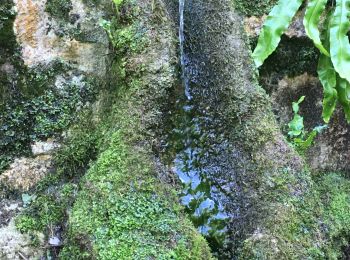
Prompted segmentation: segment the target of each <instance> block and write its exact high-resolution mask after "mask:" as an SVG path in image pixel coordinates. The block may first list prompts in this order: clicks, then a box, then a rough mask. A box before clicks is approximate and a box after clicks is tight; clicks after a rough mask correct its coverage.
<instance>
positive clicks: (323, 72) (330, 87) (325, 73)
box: [317, 54, 338, 123]
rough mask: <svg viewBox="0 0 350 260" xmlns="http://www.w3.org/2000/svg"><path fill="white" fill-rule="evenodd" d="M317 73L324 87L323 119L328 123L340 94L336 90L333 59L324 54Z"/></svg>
mask: <svg viewBox="0 0 350 260" xmlns="http://www.w3.org/2000/svg"><path fill="white" fill-rule="evenodd" d="M317 73H318V78H319V80H320V81H321V84H322V86H323V111H322V118H323V120H324V121H325V122H326V123H328V122H329V120H330V118H331V116H332V114H333V112H334V109H335V107H336V105H337V100H338V94H337V90H336V84H337V77H336V72H335V70H334V68H333V64H332V61H331V59H330V58H329V57H327V56H326V55H324V54H321V56H320V59H319V61H318V67H317Z"/></svg>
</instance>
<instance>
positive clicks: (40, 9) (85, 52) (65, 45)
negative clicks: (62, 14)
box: [14, 0, 108, 76]
mask: <svg viewBox="0 0 350 260" xmlns="http://www.w3.org/2000/svg"><path fill="white" fill-rule="evenodd" d="M14 2H15V5H16V10H17V16H16V20H15V22H14V29H15V33H16V36H17V41H18V42H19V44H20V45H21V47H22V58H23V60H24V63H25V64H26V65H28V66H29V67H33V66H36V65H39V64H49V63H50V62H52V61H53V60H55V59H58V58H59V59H62V60H64V61H66V62H69V63H70V64H73V65H74V66H76V68H77V69H79V70H81V71H84V72H88V73H93V74H97V75H99V76H103V75H104V73H105V68H106V66H105V62H106V61H105V57H106V54H107V53H108V39H107V36H106V34H105V33H104V31H103V29H102V28H100V27H99V26H98V21H99V19H100V18H101V17H102V16H103V12H101V11H100V10H94V9H93V8H92V7H87V6H86V5H84V4H83V2H82V1H81V0H75V1H72V10H71V11H70V13H69V15H71V16H72V17H75V19H73V20H72V21H71V22H66V23H60V22H59V21H58V19H57V18H55V17H52V16H50V14H48V13H47V12H46V4H47V3H46V0H27V1H23V0H15V1H14ZM91 22H92V23H93V24H91ZM87 30H96V31H97V33H96V32H95V33H94V34H95V35H96V34H98V35H99V36H98V37H97V36H96V37H90V38H93V39H87V40H86V41H80V40H77V39H75V38H77V37H74V36H75V35H72V34H74V33H72V32H75V33H76V34H77V33H79V34H81V35H82V34H84V33H88V32H87Z"/></svg>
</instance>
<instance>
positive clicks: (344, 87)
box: [337, 76, 350, 123]
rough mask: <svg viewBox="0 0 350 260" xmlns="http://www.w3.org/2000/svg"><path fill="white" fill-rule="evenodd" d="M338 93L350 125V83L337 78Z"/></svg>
mask: <svg viewBox="0 0 350 260" xmlns="http://www.w3.org/2000/svg"><path fill="white" fill-rule="evenodd" d="M337 91H338V96H339V103H340V104H341V105H342V106H343V110H344V113H345V118H346V120H347V121H348V123H350V83H349V82H348V81H347V80H345V79H343V78H341V77H339V76H338V77H337Z"/></svg>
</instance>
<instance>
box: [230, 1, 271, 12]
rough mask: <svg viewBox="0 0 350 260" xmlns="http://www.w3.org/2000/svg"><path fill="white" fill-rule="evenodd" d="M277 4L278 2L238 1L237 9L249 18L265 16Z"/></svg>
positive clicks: (236, 2) (236, 3)
mask: <svg viewBox="0 0 350 260" xmlns="http://www.w3.org/2000/svg"><path fill="white" fill-rule="evenodd" d="M275 3H277V0H252V1H246V0H237V1H235V5H236V7H237V8H238V9H239V10H240V11H241V12H242V13H243V14H244V15H247V16H252V15H259V16H261V15H263V14H267V13H269V12H270V11H271V9H272V7H273V6H274V5H275Z"/></svg>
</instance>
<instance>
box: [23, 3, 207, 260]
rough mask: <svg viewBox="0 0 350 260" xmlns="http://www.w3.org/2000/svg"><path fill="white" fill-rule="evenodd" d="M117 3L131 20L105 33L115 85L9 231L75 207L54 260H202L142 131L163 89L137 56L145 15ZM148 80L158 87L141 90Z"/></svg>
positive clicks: (196, 238)
mask: <svg viewBox="0 0 350 260" xmlns="http://www.w3.org/2000/svg"><path fill="white" fill-rule="evenodd" d="M124 4H125V6H124V7H125V9H124V10H125V15H126V16H127V17H134V18H133V19H136V20H137V21H135V22H133V23H132V24H130V20H128V21H127V22H126V20H125V19H123V17H119V19H120V20H119V21H120V22H119V23H118V24H117V26H115V27H114V28H113V29H112V30H113V31H112V37H113V38H114V39H115V37H118V39H115V40H114V43H115V51H116V60H115V61H114V65H113V66H112V69H111V74H113V75H112V77H114V78H116V80H117V81H118V85H117V86H116V85H113V84H111V86H110V87H109V88H107V89H105V90H102V91H101V93H100V100H99V105H100V106H98V109H97V110H96V111H94V112H93V113H92V112H82V113H81V116H80V117H79V118H81V119H82V120H80V121H78V122H77V124H76V125H75V126H74V127H72V128H71V130H70V131H69V132H68V134H67V135H68V137H67V139H66V141H65V143H64V144H63V147H62V148H61V149H60V150H59V151H58V152H57V154H56V155H55V162H56V163H55V164H56V167H57V172H56V174H53V176H56V177H57V178H52V179H48V180H46V181H43V182H42V183H41V184H40V185H39V187H40V190H37V193H36V195H37V199H36V200H35V201H33V203H32V204H31V205H30V207H29V208H28V209H26V210H25V212H24V213H23V214H22V216H21V217H20V218H19V219H18V221H17V226H18V227H19V228H20V229H21V230H23V231H30V230H33V229H45V228H47V224H48V223H50V224H49V225H54V224H57V223H60V222H62V221H65V219H66V217H67V214H65V213H66V211H65V209H67V208H68V210H69V209H70V206H71V205H72V201H75V202H74V206H73V208H72V209H71V210H70V214H69V220H68V230H67V231H66V232H65V234H64V237H65V238H66V239H65V241H64V244H65V246H64V248H63V250H62V251H61V252H60V259H91V258H98V259H149V258H150V259H153V258H155V259H210V258H211V253H210V249H209V247H208V245H207V243H206V241H205V239H204V238H203V237H202V236H200V235H199V234H198V232H197V231H196V230H195V228H194V227H193V225H192V224H191V222H190V221H189V220H188V219H187V218H186V216H185V214H184V212H183V208H182V207H181V206H179V204H178V197H177V192H176V191H175V190H174V189H173V188H172V187H170V186H169V185H167V184H165V183H162V182H161V181H160V180H159V179H158V176H157V173H158V171H159V169H158V168H157V166H156V165H155V162H154V158H153V155H152V154H153V153H152V150H151V146H150V144H149V142H150V135H148V134H149V132H150V131H152V130H149V129H147V126H148V125H149V124H150V123H149V122H152V123H153V122H154V121H153V120H155V119H154V117H155V114H159V111H158V110H157V109H158V105H157V104H155V103H153V102H152V101H153V98H154V95H155V94H156V95H160V94H159V92H162V91H164V89H165V88H167V87H169V86H167V84H168V82H167V81H164V80H163V78H162V74H161V73H158V74H155V75H153V74H154V69H153V68H149V64H148V63H147V58H148V55H149V54H150V53H154V52H152V51H153V50H148V52H147V55H146V54H144V55H141V53H143V49H144V48H148V47H149V46H152V45H148V44H145V43H144V40H145V39H146V38H145V37H146V35H147V33H148V32H147V31H146V30H147V28H145V27H144V26H145V24H144V23H141V22H139V21H138V19H145V18H148V17H147V15H145V14H144V15H142V16H140V17H137V16H134V15H132V14H134V12H138V11H139V8H138V7H136V6H134V5H129V4H128V3H124ZM132 6H134V7H135V8H131V7H132ZM147 8H148V6H147ZM130 12H131V13H132V14H130ZM121 21H123V22H121ZM143 22H146V23H147V22H149V21H143ZM113 26H114V25H113ZM145 41H146V42H148V40H145ZM167 47H168V46H167ZM153 48H154V47H153ZM135 61H137V62H135ZM166 69H168V68H166ZM166 69H163V71H162V73H168V72H167V70H166ZM150 71H151V72H150ZM164 71H166V72H164ZM158 72H159V70H158ZM147 73H148V74H147ZM150 77H154V79H155V80H156V81H157V83H158V82H162V83H160V84H152V85H151V84H150V83H146V82H147V80H149V78H150ZM162 80H163V81H162ZM113 82H114V81H111V83H113ZM152 82H154V81H152ZM156 88H159V89H157V90H156ZM152 91H155V92H152ZM150 107H152V108H150ZM145 118H146V119H145ZM145 121H147V124H145V123H144V122H145ZM96 158H97V159H96ZM95 159H96V161H95ZM86 170H87V172H86V174H85V175H84V176H83V177H82V174H83V173H84V172H85V171H86ZM51 176H52V175H51ZM81 177H82V179H80V178H81ZM67 181H68V184H66V185H62V182H66V183H67ZM77 182H79V183H80V185H79V186H78V187H77V186H75V185H74V183H77ZM79 187H80V189H78V188H79ZM65 194H66V195H65ZM76 194H77V197H75V196H76ZM51 195H54V200H52V197H51ZM64 197H68V199H63V198H64ZM37 200H38V201H40V205H46V204H48V205H50V207H52V208H53V209H52V210H53V212H52V214H53V215H54V216H52V217H51V218H48V216H47V215H46V211H45V207H43V206H40V205H38V204H37V203H36V201H37Z"/></svg>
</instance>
